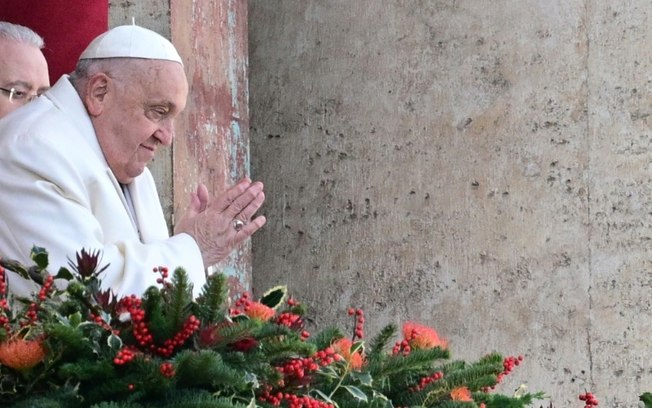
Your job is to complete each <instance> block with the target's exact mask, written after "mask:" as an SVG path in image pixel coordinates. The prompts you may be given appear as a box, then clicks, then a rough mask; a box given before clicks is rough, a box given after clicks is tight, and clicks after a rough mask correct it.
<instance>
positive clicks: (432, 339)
mask: <svg viewBox="0 0 652 408" xmlns="http://www.w3.org/2000/svg"><path fill="white" fill-rule="evenodd" d="M403 337H404V338H405V340H406V341H407V342H408V343H409V344H410V347H412V348H414V349H431V348H435V347H441V348H442V349H446V347H448V342H447V341H446V340H444V339H442V338H440V337H439V334H437V332H436V331H435V329H432V328H430V327H428V326H424V325H422V324H418V323H414V322H406V323H405V324H404V325H403Z"/></svg>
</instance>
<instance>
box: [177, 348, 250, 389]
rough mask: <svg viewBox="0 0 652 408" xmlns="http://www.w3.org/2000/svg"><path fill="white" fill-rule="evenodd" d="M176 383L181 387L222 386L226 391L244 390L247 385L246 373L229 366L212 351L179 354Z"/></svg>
mask: <svg viewBox="0 0 652 408" xmlns="http://www.w3.org/2000/svg"><path fill="white" fill-rule="evenodd" d="M175 366H176V376H175V378H176V381H177V383H178V384H179V385H181V386H188V387H201V386H211V387H217V386H218V385H219V386H222V387H224V388H226V389H229V388H231V389H234V390H244V389H246V388H247V383H246V381H245V380H244V373H243V372H242V371H239V370H234V369H233V368H231V367H229V366H227V365H226V364H224V362H223V361H222V357H221V356H220V354H218V353H216V352H214V351H211V350H201V351H198V352H192V351H189V350H186V351H183V352H181V353H179V355H178V356H177V358H176V361H175Z"/></svg>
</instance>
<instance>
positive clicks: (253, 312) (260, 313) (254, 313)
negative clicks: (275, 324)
mask: <svg viewBox="0 0 652 408" xmlns="http://www.w3.org/2000/svg"><path fill="white" fill-rule="evenodd" d="M244 313H245V314H246V315H247V316H249V318H250V319H256V320H261V321H263V322H266V321H268V320H269V319H271V318H272V317H274V315H275V314H276V312H275V311H274V309H272V308H271V307H269V306H265V305H264V304H262V303H260V302H251V303H250V304H249V305H247V307H245V309H244Z"/></svg>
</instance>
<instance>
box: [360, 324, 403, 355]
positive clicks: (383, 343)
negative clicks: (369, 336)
mask: <svg viewBox="0 0 652 408" xmlns="http://www.w3.org/2000/svg"><path fill="white" fill-rule="evenodd" d="M397 331H398V328H397V327H396V325H394V324H389V325H387V326H385V327H383V329H382V330H381V331H380V333H378V334H377V335H376V337H374V338H373V340H372V341H371V343H370V344H369V349H368V352H367V358H368V359H369V360H379V359H380V358H382V356H383V353H384V350H385V348H386V347H387V345H388V344H389V339H390V338H392V337H393V336H394V335H395V334H396V332H397Z"/></svg>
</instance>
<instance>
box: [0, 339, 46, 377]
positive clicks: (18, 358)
mask: <svg viewBox="0 0 652 408" xmlns="http://www.w3.org/2000/svg"><path fill="white" fill-rule="evenodd" d="M44 358H45V350H44V349H43V345H42V344H41V342H40V341H36V340H24V339H19V340H9V341H6V342H4V343H0V364H3V365H6V366H7V367H11V368H13V369H15V370H27V369H30V368H32V367H34V366H35V365H37V364H38V363H40V362H41V361H43V359H44Z"/></svg>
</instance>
